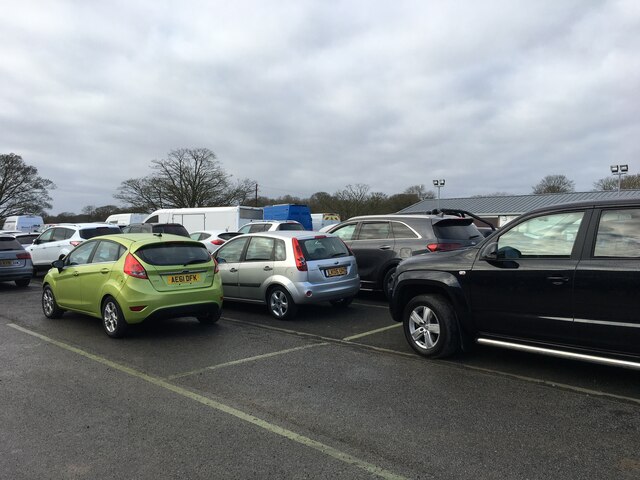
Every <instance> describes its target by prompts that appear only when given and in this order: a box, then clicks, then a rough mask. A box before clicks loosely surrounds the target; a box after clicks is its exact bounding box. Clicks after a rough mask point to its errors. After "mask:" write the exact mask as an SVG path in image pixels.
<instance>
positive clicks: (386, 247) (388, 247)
mask: <svg viewBox="0 0 640 480" xmlns="http://www.w3.org/2000/svg"><path fill="white" fill-rule="evenodd" d="M378 248H379V249H380V250H391V245H382V246H380V247H378Z"/></svg>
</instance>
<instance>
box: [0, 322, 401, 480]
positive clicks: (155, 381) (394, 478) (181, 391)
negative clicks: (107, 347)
mask: <svg viewBox="0 0 640 480" xmlns="http://www.w3.org/2000/svg"><path fill="white" fill-rule="evenodd" d="M8 326H9V327H11V328H14V329H16V330H19V331H21V332H24V333H26V334H27V335H31V336H33V337H36V338H39V339H40V340H44V341H45V342H48V343H50V344H52V345H55V346H57V347H60V348H62V349H64V350H67V351H69V352H73V353H75V354H77V355H81V356H83V357H85V358H88V359H90V360H93V361H94V362H97V363H101V364H102V365H106V366H107V367H110V368H113V369H114V370H119V371H121V372H123V373H126V374H128V375H131V376H133V377H136V378H139V379H140V380H144V381H145V382H148V383H150V384H152V385H155V386H157V387H160V388H164V389H165V390H169V391H171V392H173V393H176V394H178V395H181V396H183V397H185V398H189V399H190V400H193V401H195V402H198V403H201V404H202V405H206V406H207V407H210V408H212V409H214V410H218V411H220V412H223V413H226V414H228V415H232V416H234V417H236V418H238V419H240V420H243V421H245V422H248V423H250V424H252V425H255V426H257V427H259V428H262V429H264V430H266V431H268V432H271V433H274V434H276V435H280V436H281V437H284V438H287V439H289V440H292V441H294V442H296V443H299V444H300V445H304V446H306V447H309V448H313V449H314V450H317V451H319V452H321V453H323V454H325V455H327V456H329V457H332V458H334V459H336V460H340V461H341V462H344V463H347V464H349V465H352V466H354V467H357V468H359V469H361V470H364V471H366V472H368V473H371V474H373V475H377V476H379V477H381V478H384V479H386V480H405V479H406V477H403V476H401V475H397V474H395V473H393V472H391V471H389V470H385V469H384V468H381V467H378V466H377V465H374V464H372V463H369V462H366V461H364V460H360V459H359V458H356V457H354V456H352V455H349V454H348V453H344V452H342V451H340V450H338V449H337V448H333V447H331V446H329V445H325V444H324V443H321V442H318V441H316V440H313V439H311V438H309V437H305V436H304V435H300V434H298V433H295V432H293V431H291V430H288V429H286V428H282V427H279V426H278V425H274V424H272V423H269V422H267V421H265V420H262V419H260V418H258V417H254V416H253V415H251V414H249V413H245V412H243V411H241V410H238V409H237V408H233V407H230V406H228V405H225V404H224V403H220V402H217V401H215V400H212V399H210V398H208V397H205V396H203V395H200V394H198V393H195V392H192V391H190V390H187V389H186V388H182V387H180V386H178V385H174V384H172V383H169V382H167V381H166V380H163V379H161V378H158V377H153V376H151V375H147V374H146V373H143V372H140V371H138V370H135V369H133V368H131V367H127V366H126V365H121V364H119V363H116V362H112V361H111V360H108V359H106V358H104V357H101V356H99V355H95V354H93V353H89V352H85V351H84V350H81V349H79V348H77V347H74V346H72V345H68V344H66V343H63V342H60V341H58V340H54V339H53V338H50V337H47V336H45V335H42V334H40V333H37V332H34V331H32V330H29V329H26V328H24V327H21V326H19V325H16V324H13V323H9V324H8Z"/></svg>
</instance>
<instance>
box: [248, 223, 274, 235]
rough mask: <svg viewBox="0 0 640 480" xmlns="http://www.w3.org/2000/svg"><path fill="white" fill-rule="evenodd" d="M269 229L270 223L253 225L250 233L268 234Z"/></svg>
mask: <svg viewBox="0 0 640 480" xmlns="http://www.w3.org/2000/svg"><path fill="white" fill-rule="evenodd" d="M269 228H271V224H270V223H263V224H261V225H251V226H250V227H249V233H256V232H266V231H267V230H269Z"/></svg>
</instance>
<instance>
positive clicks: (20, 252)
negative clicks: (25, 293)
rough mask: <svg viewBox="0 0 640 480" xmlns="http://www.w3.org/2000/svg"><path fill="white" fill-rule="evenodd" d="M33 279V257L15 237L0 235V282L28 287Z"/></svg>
mask: <svg viewBox="0 0 640 480" xmlns="http://www.w3.org/2000/svg"><path fill="white" fill-rule="evenodd" d="M31 277H33V263H31V255H30V254H29V252H27V251H25V249H24V247H23V246H22V244H21V243H20V242H18V240H16V238H15V237H13V236H11V235H0V282H16V285H17V286H18V287H26V286H27V285H29V282H31Z"/></svg>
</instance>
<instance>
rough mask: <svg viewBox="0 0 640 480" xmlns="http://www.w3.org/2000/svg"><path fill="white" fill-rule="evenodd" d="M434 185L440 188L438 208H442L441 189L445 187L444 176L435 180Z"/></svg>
mask: <svg viewBox="0 0 640 480" xmlns="http://www.w3.org/2000/svg"><path fill="white" fill-rule="evenodd" d="M433 186H434V187H436V188H437V189H438V203H437V208H438V209H440V189H441V188H442V187H444V178H441V179H439V180H434V181H433Z"/></svg>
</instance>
